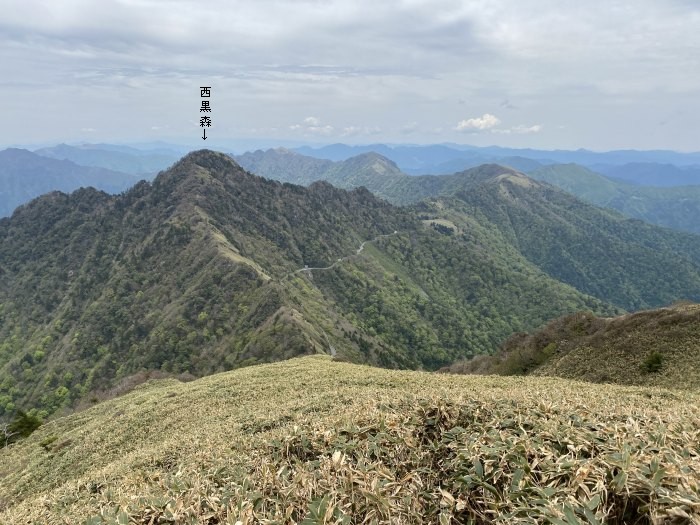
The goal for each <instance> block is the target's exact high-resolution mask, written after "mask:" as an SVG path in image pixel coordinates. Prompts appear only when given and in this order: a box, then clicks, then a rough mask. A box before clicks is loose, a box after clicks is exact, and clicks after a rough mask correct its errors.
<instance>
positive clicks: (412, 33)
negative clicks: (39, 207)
mask: <svg viewBox="0 0 700 525" xmlns="http://www.w3.org/2000/svg"><path fill="white" fill-rule="evenodd" d="M0 11H1V12H2V13H3V16H2V17H0V64H2V72H3V74H2V75H0V98H2V99H4V100H12V104H6V105H5V107H3V117H5V120H6V121H8V122H13V125H12V126H5V127H4V128H2V127H0V128H1V129H0V143H6V144H10V143H15V142H24V143H28V142H31V141H42V142H43V141H51V140H56V141H64V140H69V139H72V140H80V139H81V138H82V137H83V136H85V137H89V138H90V139H91V140H105V141H109V140H111V139H115V140H116V139H118V140H120V141H126V142H128V141H130V140H135V139H137V138H138V136H139V135H142V136H147V137H149V138H152V137H153V135H155V134H156V133H157V134H160V135H163V136H165V135H170V136H173V137H175V136H180V137H184V138H187V137H190V136H191V135H192V133H191V129H188V120H189V119H190V118H192V112H194V113H195V114H196V113H197V112H196V109H195V110H192V109H191V108H192V107H193V106H192V104H196V103H197V100H198V98H199V97H198V95H199V93H198V91H197V87H198V86H200V85H212V86H213V88H214V90H213V99H212V102H214V103H215V104H216V105H215V108H216V113H215V114H214V115H213V116H214V117H216V119H217V120H216V122H217V123H219V124H220V125H219V126H218V127H217V131H216V132H217V133H220V134H221V135H220V136H221V137H223V133H224V130H225V129H226V126H235V130H236V132H235V133H239V134H240V133H247V132H246V130H249V129H256V130H275V129H277V130H278V131H275V132H274V133H275V135H274V136H273V137H270V138H271V139H290V140H300V139H303V137H305V136H308V137H312V138H318V137H325V136H331V135H337V136H341V135H342V134H346V135H345V136H348V137H351V136H357V137H360V138H362V137H364V135H365V134H366V133H367V131H366V130H364V127H365V123H367V124H366V126H369V127H372V126H377V127H380V128H381V129H382V134H381V140H382V141H386V142H391V141H401V140H402V139H403V140H406V137H407V136H408V135H407V134H408V133H410V138H411V141H412V142H430V141H432V142H442V141H448V142H449V141H452V140H457V139H459V138H460V133H470V132H471V133H470V134H469V135H468V137H469V140H470V141H472V142H473V143H474V144H475V145H488V144H490V143H491V142H489V141H493V139H494V137H498V138H499V140H501V141H502V144H503V145H510V146H517V145H518V144H522V145H528V146H533V147H545V148H551V147H560V148H561V147H572V148H578V147H587V148H593V149H610V148H615V147H649V148H659V147H665V148H673V149H697V147H698V146H697V138H696V135H697V134H696V133H694V130H695V128H696V127H697V126H696V124H697V122H698V120H699V119H700V104H699V103H698V99H697V93H698V91H700V68H698V67H697V50H698V49H699V48H700V32H699V31H697V27H698V26H699V25H700V2H698V1H697V0H666V1H660V0H616V1H615V2H613V3H612V4H611V3H610V2H608V1H605V0H589V1H587V2H562V1H561V0H518V1H517V2H514V1H513V0H488V1H487V0H475V1H472V2H463V1H459V0H402V1H400V2H376V1H375V0H353V1H352V2H350V1H348V0H323V1H321V0H295V1H294V2H290V1H288V0H287V1H285V0H237V1H236V2H231V1H230V0H208V1H207V2H204V3H203V2H197V1H196V0H177V1H173V2H158V1H155V0H103V1H101V2H94V1H91V0H61V1H60V2H56V1H54V2H51V1H50V0H23V1H21V2H18V1H17V0H0ZM154 21H157V23H154ZM620 28H624V31H621V30H620ZM407 57H410V59H407ZM572 101H575V103H573V102H572ZM516 103H517V104H516ZM514 105H517V106H518V108H519V110H518V112H517V115H518V119H517V122H524V123H528V122H529V123H537V124H534V125H525V124H523V125H522V126H513V124H512V122H511V121H510V119H509V118H506V117H507V116H510V115H513V114H516V112H515V111H511V110H514V109H516V108H515V107H514ZM319 108H323V109H322V110H320V109H319ZM474 108H477V109H479V108H484V109H483V110H481V111H480V113H483V112H484V111H486V110H487V109H488V110H489V111H495V112H497V113H499V116H500V117H501V118H502V119H503V120H504V121H506V122H507V124H504V123H497V124H494V125H490V124H489V122H488V121H487V120H484V118H485V115H482V116H478V114H477V113H469V112H470V111H474ZM679 108H681V109H682V112H683V113H682V116H679V117H678V118H677V119H674V120H673V121H670V120H668V119H666V115H669V114H673V113H674V111H676V110H678V109H679ZM321 111H322V114H321V118H319V116H318V114H320V113H321ZM465 112H466V113H465ZM455 114H457V115H458V118H455ZM469 116H472V117H474V118H469ZM492 116H493V115H492ZM309 118H310V119H316V120H310V121H308V122H307V121H305V120H306V119H309ZM462 118H464V120H461V121H460V119H462ZM665 120H667V121H668V124H667V125H666V126H664V128H663V133H661V132H659V133H657V134H651V133H649V130H648V129H645V127H644V126H640V125H639V124H638V123H639V122H640V121H644V122H658V121H665ZM414 121H415V122H420V128H418V127H416V128H415V129H412V128H411V127H402V124H403V123H411V122H414ZM457 121H460V122H458V123H457ZM151 122H158V124H159V126H161V125H162V129H161V130H151V129H150V123H151ZM562 122H566V123H568V125H569V127H568V131H567V133H565V134H564V133H551V134H550V133H544V132H542V129H545V130H556V129H557V126H558V125H560V124H561V123H562ZM95 123H99V126H100V128H99V130H98V131H96V132H93V133H91V134H90V135H87V134H88V133H89V132H88V131H80V129H81V128H82V127H85V128H87V127H90V126H95V125H96V124H95ZM331 123H332V124H331ZM357 123H363V124H362V125H360V124H357ZM446 123H447V125H446ZM141 124H143V125H141ZM290 124H292V125H291V126H290ZM538 125H539V126H542V127H541V128H539V129H538V128H536V127H535V126H538ZM511 126H512V127H511ZM195 127H197V126H195ZM354 128H358V129H354ZM438 128H439V131H436V130H437V129H438ZM69 129H70V130H74V132H75V133H76V134H78V133H79V134H78V135H75V136H67V135H66V134H67V133H73V131H70V132H69V131H67V130H69ZM231 129H233V128H231ZM496 130H499V131H496ZM261 133H262V132H261ZM270 133H272V131H271V132H270ZM238 136H239V135H235V134H233V133H232V135H231V138H233V137H238ZM461 136H462V137H463V136H464V135H461ZM358 140H359V139H358Z"/></svg>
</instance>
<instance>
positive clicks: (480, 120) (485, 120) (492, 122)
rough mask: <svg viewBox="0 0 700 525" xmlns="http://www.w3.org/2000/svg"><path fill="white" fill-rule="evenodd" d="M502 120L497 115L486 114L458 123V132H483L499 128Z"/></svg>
mask: <svg viewBox="0 0 700 525" xmlns="http://www.w3.org/2000/svg"><path fill="white" fill-rule="evenodd" d="M500 123H501V120H500V119H499V118H498V117H496V116H495V115H491V114H490V113H484V114H483V115H482V116H480V117H475V118H470V119H466V120H461V121H459V122H458V123H457V127H455V129H456V130H457V131H483V130H486V129H491V128H493V127H495V126H498V125H499V124H500Z"/></svg>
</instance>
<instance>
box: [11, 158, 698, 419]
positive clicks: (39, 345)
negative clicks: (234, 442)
mask: <svg viewBox="0 0 700 525" xmlns="http://www.w3.org/2000/svg"><path fill="white" fill-rule="evenodd" d="M425 213H426V211H425V210H421V209H417V208H415V209H414V208H396V207H394V206H392V205H390V204H388V203H387V202H385V201H382V200H379V199H377V198H376V197H374V196H373V195H372V194H371V193H369V192H368V191H367V190H364V189H358V190H355V191H352V192H347V191H344V190H339V189H336V188H334V187H333V186H331V185H330V184H328V183H325V182H317V183H315V184H312V185H311V186H310V187H308V188H303V187H301V186H294V185H290V184H282V183H279V182H274V181H270V180H266V179H262V178H260V177H257V176H253V175H250V174H248V173H246V172H244V171H243V170H242V169H241V168H240V167H239V166H237V165H236V164H234V163H233V162H232V161H231V160H230V158H228V157H226V156H225V155H223V154H218V153H213V152H207V151H201V152H195V153H192V154H190V155H188V156H187V157H185V158H184V159H183V160H181V161H180V162H178V163H177V164H176V165H175V166H173V168H171V169H170V170H168V171H166V172H163V173H161V174H160V175H159V176H158V177H157V178H156V180H155V181H154V182H153V183H152V184H151V183H147V182H142V183H140V184H138V185H137V186H135V187H134V188H133V189H132V190H130V191H128V192H126V193H125V194H123V195H119V196H116V197H111V196H108V195H106V194H104V193H100V192H97V191H95V190H81V191H78V192H76V193H73V194H71V195H65V194H61V193H52V194H49V195H45V196H43V197H41V198H39V199H37V200H35V201H34V202H32V203H30V204H29V205H27V206H24V207H23V208H21V209H20V210H19V211H18V212H17V213H16V214H15V215H14V216H13V217H12V218H10V219H4V220H2V221H0V318H1V320H2V323H1V324H0V411H2V412H5V413H7V412H13V411H14V410H16V409H18V408H23V409H30V408H33V407H37V408H39V409H40V410H42V411H45V412H46V413H50V412H53V411H55V410H57V409H59V408H61V407H64V406H68V405H70V404H71V403H73V402H75V401H76V400H78V399H81V398H85V396H88V399H89V398H90V397H92V396H95V397H96V398H100V397H101V396H102V395H103V393H104V392H105V391H107V390H109V389H110V388H112V387H113V386H114V385H115V384H117V383H119V382H120V381H124V380H126V378H129V377H130V376H132V375H133V374H136V373H139V372H145V371H148V370H160V371H163V372H167V373H172V374H179V373H184V372H189V373H191V374H194V375H204V374H209V373H212V372H216V371H221V370H226V369H231V368H236V367H239V366H243V365H247V364H253V363H259V362H268V361H275V360H279V359H284V358H288V357H291V356H294V355H299V354H306V353H331V354H337V356H338V357H342V358H344V359H349V360H353V361H357V362H367V363H372V364H379V365H383V366H388V367H405V368H427V369H434V368H437V367H440V366H443V365H445V364H447V363H449V362H452V361H454V360H455V359H457V358H459V357H466V356H471V355H476V354H479V353H489V352H492V351H494V349H495V348H497V346H498V344H499V343H500V342H502V341H503V340H504V339H505V338H506V337H507V336H508V335H510V334H511V333H513V332H515V331H522V330H529V329H533V328H535V327H537V326H540V325H542V324H543V323H544V322H546V321H547V320H548V319H551V318H553V317H556V316H559V315H562V314H564V313H569V312H574V311H579V310H593V311H595V312H598V313H613V312H615V311H616V308H615V307H612V306H609V305H608V304H607V303H606V302H605V301H603V300H600V299H596V298H593V297H591V296H589V295H585V294H582V293H581V292H579V291H577V290H575V289H574V288H572V287H571V286H568V285H565V284H563V283H561V282H559V281H557V280H556V279H553V278H552V277H550V276H548V275H547V274H546V273H545V272H543V271H542V270H540V269H538V268H537V267H535V266H534V265H532V264H531V263H530V262H529V261H528V260H527V259H526V258H525V257H523V256H522V254H520V253H519V252H518V251H517V250H516V249H515V248H514V246H513V245H512V244H511V243H509V242H508V241H507V240H506V239H505V238H504V236H503V233H502V232H501V231H500V230H499V229H498V228H496V227H495V226H493V225H489V224H487V223H486V224H484V225H480V224H479V223H478V221H474V220H472V219H469V218H468V217H466V216H464V218H463V219H462V222H461V223H460V226H459V228H458V230H453V229H451V228H450V227H447V226H444V225H441V224H440V223H439V222H436V221H433V220H429V219H425V218H424V214H425ZM470 220H471V222H470ZM394 232H396V233H394ZM380 236H381V237H380ZM367 240H373V241H372V242H369V243H365V244H364V249H363V250H362V251H361V252H360V253H358V249H359V247H360V245H361V243H363V242H364V241H367ZM338 259H342V261H338ZM305 265H308V266H310V267H313V268H315V267H328V266H331V265H333V266H332V267H331V268H329V269H328V270H314V271H312V272H311V273H310V274H308V273H306V272H299V271H298V270H299V269H300V268H303V267H304V266H305ZM690 284H691V283H688V285H689V286H690Z"/></svg>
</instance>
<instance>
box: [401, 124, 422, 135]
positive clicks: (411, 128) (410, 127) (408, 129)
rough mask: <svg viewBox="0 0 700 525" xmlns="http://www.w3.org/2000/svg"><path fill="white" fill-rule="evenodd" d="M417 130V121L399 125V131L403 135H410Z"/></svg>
mask: <svg viewBox="0 0 700 525" xmlns="http://www.w3.org/2000/svg"><path fill="white" fill-rule="evenodd" d="M416 131H418V122H415V121H414V122H409V123H408V124H404V125H403V126H401V133H402V134H404V135H410V134H412V133H415V132H416Z"/></svg>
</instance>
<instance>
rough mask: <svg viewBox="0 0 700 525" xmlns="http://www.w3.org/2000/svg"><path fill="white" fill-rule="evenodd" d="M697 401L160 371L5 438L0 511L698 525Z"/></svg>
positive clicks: (319, 372) (16, 515)
mask: <svg viewBox="0 0 700 525" xmlns="http://www.w3.org/2000/svg"><path fill="white" fill-rule="evenodd" d="M698 407H700V397H698V395H697V394H691V393H684V392H669V391H667V390H660V389H650V388H649V389H647V388H638V387H636V388H623V387H617V386H602V385H591V384H586V383H578V382H570V381H564V380H561V379H553V378H531V377H526V378H505V377H463V376H441V375H436V374H425V373H417V372H397V371H389V370H382V369H378V368H370V367H362V366H356V365H350V364H345V363H334V362H332V361H331V360H330V358H327V357H320V356H319V357H305V358H301V359H293V360H290V361H286V362H284V363H278V364H273V365H262V366H257V367H249V368H246V369H244V370H238V371H234V372H229V373H225V374H217V375H214V376H210V377H207V378H203V379H200V380H198V381H194V382H190V383H186V384H181V383H178V382H176V381H173V380H169V381H157V382H153V383H149V384H147V385H144V386H142V387H141V388H139V389H137V390H136V391H134V392H132V393H130V394H128V395H126V396H124V397H123V398H118V399H114V400H111V401H108V402H105V403H101V404H99V405H97V406H95V407H93V408H91V409H90V410H88V411H85V412H82V413H78V414H73V415H71V416H69V417H66V418H61V419H58V420H56V421H53V422H51V423H49V424H46V425H44V426H43V427H41V428H40V429H39V430H38V431H36V432H35V433H34V434H33V435H32V436H30V437H29V438H28V439H27V440H25V441H24V442H21V443H18V444H16V445H13V446H11V447H9V448H7V449H3V450H0V495H1V496H0V522H2V523H4V524H6V525H19V524H26V523H88V524H110V525H112V524H121V523H168V522H169V523H267V522H269V523H324V522H325V523H369V522H374V523H406V524H419V523H494V524H497V525H505V524H510V523H516V522H523V523H568V524H574V523H607V524H611V525H622V524H629V523H652V522H653V523H694V522H695V521H697V520H698V519H700V494H699V492H698V483H699V482H700V460H699V458H698V454H697V438H698V435H699V434H700V409H699V408H698ZM693 520H694V521H693Z"/></svg>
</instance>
